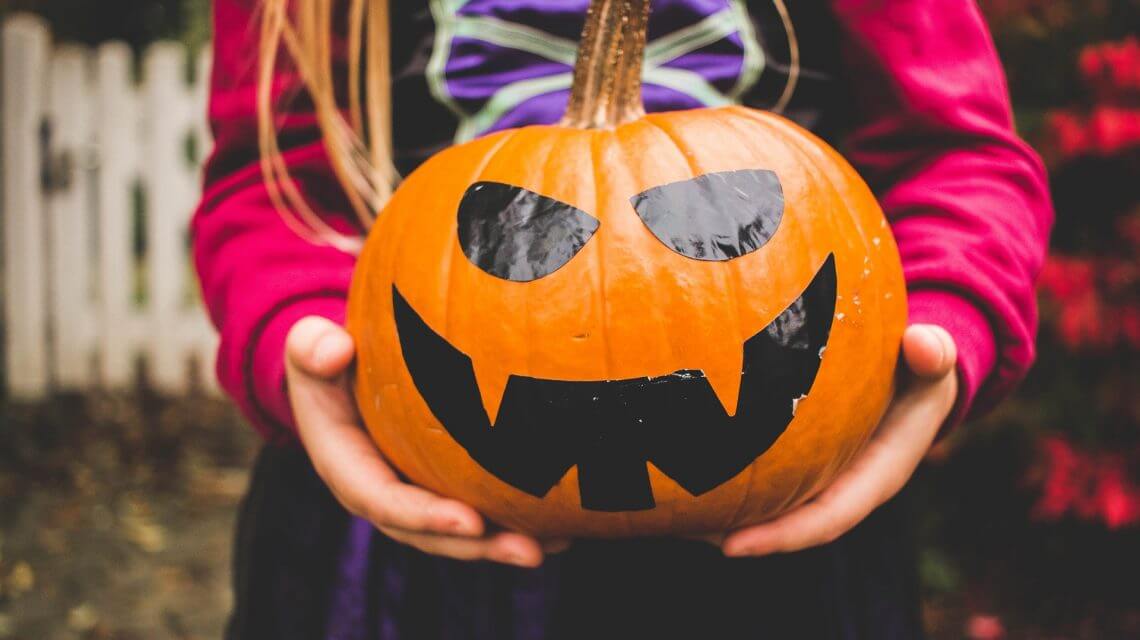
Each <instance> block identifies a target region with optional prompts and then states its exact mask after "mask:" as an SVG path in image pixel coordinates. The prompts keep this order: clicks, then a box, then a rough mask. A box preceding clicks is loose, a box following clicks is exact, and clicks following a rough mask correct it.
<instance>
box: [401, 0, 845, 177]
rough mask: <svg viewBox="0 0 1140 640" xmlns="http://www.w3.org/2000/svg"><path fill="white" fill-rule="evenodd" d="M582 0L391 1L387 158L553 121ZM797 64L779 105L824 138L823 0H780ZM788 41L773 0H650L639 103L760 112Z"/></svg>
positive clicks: (412, 158)
mask: <svg viewBox="0 0 1140 640" xmlns="http://www.w3.org/2000/svg"><path fill="white" fill-rule="evenodd" d="M587 4H588V0H413V1H408V2H400V3H393V6H392V9H391V10H392V34H393V47H392V49H393V52H394V60H393V81H394V101H395V104H394V121H395V123H396V127H395V144H396V152H397V160H398V164H399V165H400V169H401V170H403V171H405V172H406V171H408V170H410V169H411V168H413V167H414V166H416V165H418V164H419V163H420V162H422V161H423V160H424V159H426V158H427V157H428V156H430V155H431V154H432V153H434V152H435V151H437V150H439V149H440V148H442V147H444V146H446V145H449V144H452V143H454V142H462V141H465V140H469V139H471V138H474V137H477V136H480V135H483V134H485V133H488V132H491V131H496V130H499V129H505V128H510V127H517V126H523V125H528V124H543V123H550V122H554V121H556V120H557V119H558V118H559V117H560V116H561V115H562V111H563V109H564V108H565V105H566V100H567V96H568V94H569V87H570V76H571V71H572V69H573V64H574V58H575V54H576V50H577V42H578V35H579V32H580V31H581V29H582V24H583V21H584V17H585V11H586V6H587ZM789 11H790V15H791V19H792V22H793V24H794V28H795V35H796V36H797V38H798V41H799V47H800V51H801V56H802V69H801V70H800V73H799V79H798V82H797V88H796V91H795V94H794V98H793V100H792V102H791V104H790V105H789V108H788V109H787V111H786V113H787V115H789V116H791V117H792V118H793V119H795V120H797V121H799V122H800V123H801V124H803V125H805V126H807V127H809V128H811V129H813V130H815V131H816V132H817V133H819V134H821V135H824V136H825V137H829V136H830V135H831V134H833V133H835V131H836V130H837V128H839V127H841V126H842V122H841V120H842V117H841V115H842V112H841V109H843V108H844V107H845V106H846V105H847V104H849V101H848V100H845V99H843V98H844V95H845V91H844V88H843V86H842V83H840V82H839V81H838V73H837V68H838V66H839V52H838V42H837V40H838V35H837V33H836V27H835V24H834V20H833V18H832V15H831V12H830V9H829V8H828V6H827V0H804V1H800V2H797V3H794V4H793V6H791V7H789ZM789 57H790V56H789V39H788V36H787V32H786V30H785V28H784V23H783V20H782V19H781V17H780V13H779V12H778V10H777V8H776V5H774V4H773V3H772V0H657V1H655V2H654V3H653V5H652V14H651V16H650V21H649V44H648V46H647V49H646V62H645V71H644V89H643V95H644V99H645V105H646V108H647V109H648V110H649V111H665V110H675V109H688V108H697V107H712V106H719V105H726V104H733V103H743V104H746V105H749V106H753V107H756V108H770V107H771V106H772V105H774V104H775V103H776V102H777V100H778V99H779V97H780V95H781V93H782V92H783V90H784V88H785V85H786V83H787V81H788V71H789V69H788V61H789Z"/></svg>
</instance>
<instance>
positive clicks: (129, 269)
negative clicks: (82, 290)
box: [95, 42, 140, 388]
mask: <svg viewBox="0 0 1140 640" xmlns="http://www.w3.org/2000/svg"><path fill="white" fill-rule="evenodd" d="M97 67H98V73H97V75H98V80H97V84H96V93H97V98H96V101H95V104H96V127H95V132H96V139H97V144H98V149H99V172H98V175H99V177H98V193H99V261H98V267H97V269H98V274H99V277H98V282H99V356H100V357H99V362H100V374H101V378H102V382H103V384H104V386H106V387H108V388H126V387H129V386H130V385H131V383H132V382H134V380H133V374H134V363H135V356H136V352H135V347H136V340H134V339H133V336H135V335H136V334H137V332H138V331H139V329H140V327H139V326H138V324H137V323H136V317H135V316H136V314H135V305H134V299H133V298H134V290H135V279H136V278H137V277H138V274H137V273H136V270H135V261H134V247H133V246H132V242H131V241H132V239H133V237H134V215H133V213H134V209H135V201H134V188H135V184H136V178H137V175H138V174H137V170H138V141H139V135H138V97H137V95H136V91H135V87H134V82H133V79H132V77H131V50H130V48H129V47H127V45H125V44H123V43H118V42H116V43H110V44H105V45H103V46H101V47H99V50H98V53H97Z"/></svg>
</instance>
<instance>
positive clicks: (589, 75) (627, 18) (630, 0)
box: [562, 0, 649, 129]
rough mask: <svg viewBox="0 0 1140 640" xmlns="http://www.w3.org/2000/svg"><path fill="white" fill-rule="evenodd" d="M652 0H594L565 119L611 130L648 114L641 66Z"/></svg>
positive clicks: (570, 124) (567, 122) (570, 123)
mask: <svg viewBox="0 0 1140 640" xmlns="http://www.w3.org/2000/svg"><path fill="white" fill-rule="evenodd" d="M648 23H649V0H590V8H589V10H588V11H587V13H586V26H585V28H584V29H583V30H582V42H581V44H580V45H579V46H578V60H577V62H576V63H575V64H574V84H573V86H572V87H571V89H570V104H569V105H568V106H567V107H566V115H564V116H563V117H562V124H563V125H564V126H568V127H577V128H579V129H607V128H613V127H616V126H618V125H620V124H623V123H626V122H630V121H631V120H636V119H638V118H640V117H642V116H644V115H645V107H644V105H643V104H642V102H641V67H642V63H643V61H644V59H645V31H646V26H647V25H648Z"/></svg>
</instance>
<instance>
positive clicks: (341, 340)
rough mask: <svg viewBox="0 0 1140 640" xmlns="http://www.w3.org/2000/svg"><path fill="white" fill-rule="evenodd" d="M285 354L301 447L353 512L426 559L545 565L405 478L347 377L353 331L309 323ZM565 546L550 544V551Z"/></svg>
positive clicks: (537, 549) (533, 546) (294, 332)
mask: <svg viewBox="0 0 1140 640" xmlns="http://www.w3.org/2000/svg"><path fill="white" fill-rule="evenodd" d="M285 351H286V355H285V361H286V364H285V366H286V380H287V381H288V388H289V401H290V403H291V404H292V407H293V415H294V417H295V419H296V422H297V432H298V434H299V435H300V438H301V443H302V444H303V445H304V447H305V450H306V451H307V452H308V454H309V458H310V459H311V460H312V462H313V467H314V468H315V469H316V471H317V474H318V475H320V477H321V479H323V480H324V482H325V484H327V485H328V487H329V489H330V490H331V491H332V493H333V495H334V496H335V497H336V499H337V500H338V501H339V502H340V503H341V504H342V505H343V506H344V508H345V509H347V510H348V511H349V512H350V513H352V514H354V515H357V516H360V517H362V518H364V519H366V520H368V521H370V522H372V524H374V525H375V526H376V527H377V528H378V529H379V530H380V531H381V532H383V533H384V534H385V535H387V536H388V537H390V538H392V539H394V540H398V541H399V542H402V543H404V544H407V545H410V546H413V547H415V548H417V549H419V550H420V551H424V552H426V553H430V554H434V555H440V556H447V557H450V558H456V559H460V560H492V561H495V562H502V563H505V564H513V565H518V566H522V567H536V566H538V565H540V564H542V560H543V552H544V548H543V545H541V544H540V543H539V542H538V541H537V540H535V539H533V538H530V537H528V536H525V535H522V534H518V533H511V532H488V531H486V527H485V525H484V523H483V519H482V517H480V516H479V514H478V513H476V511H475V510H474V509H472V508H471V507H470V506H468V505H465V504H463V503H461V502H458V501H456V500H450V499H447V498H442V497H440V496H437V495H435V494H433V493H431V492H429V491H426V490H424V489H421V488H419V487H416V486H413V485H410V484H407V483H404V482H402V481H401V480H400V479H399V477H398V476H397V475H396V473H395V471H393V469H392V467H391V466H389V465H388V463H387V462H385V460H384V458H383V457H382V456H381V455H380V452H379V451H378V450H377V449H376V446H375V445H374V444H373V443H372V440H371V439H370V438H369V437H368V434H367V433H365V431H364V429H363V428H362V427H361V425H360V418H359V416H358V414H357V412H356V404H355V402H354V401H353V396H352V391H351V389H350V388H349V382H348V375H347V370H348V367H349V365H350V363H351V362H352V359H353V357H354V354H355V345H354V344H353V341H352V337H351V336H350V335H349V334H348V332H346V331H345V330H344V329H342V328H341V327H339V326H337V325H336V324H334V323H332V322H330V321H328V320H326V319H324V318H320V317H315V316H311V317H307V318H302V319H301V320H300V321H298V322H297V323H296V324H295V325H293V328H292V329H291V330H290V331H289V337H288V338H287V340H286V346H285ZM564 547H565V544H564V543H561V542H548V543H547V544H546V549H545V550H546V551H548V552H555V551H557V550H560V549H561V548H564Z"/></svg>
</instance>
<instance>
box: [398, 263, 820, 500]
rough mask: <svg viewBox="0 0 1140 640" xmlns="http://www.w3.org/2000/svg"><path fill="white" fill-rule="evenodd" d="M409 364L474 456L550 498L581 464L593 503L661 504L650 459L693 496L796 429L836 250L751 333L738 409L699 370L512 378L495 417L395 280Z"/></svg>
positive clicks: (814, 363)
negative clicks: (787, 301) (618, 377)
mask: <svg viewBox="0 0 1140 640" xmlns="http://www.w3.org/2000/svg"><path fill="white" fill-rule="evenodd" d="M392 299H393V308H394V312H395V320H396V330H397V333H398V334H399V341H400V349H401V351H402V353H403V358H404V362H405V364H406V366H407V368H408V371H409V373H410V374H411V378H412V382H413V383H414V384H415V387H416V389H417V390H418V392H419V394H420V396H421V397H422V398H423V400H424V402H425V403H426V404H427V407H428V409H429V410H430V411H431V413H432V414H433V415H434V416H435V418H436V419H437V420H438V421H439V423H440V424H441V425H442V426H443V428H444V429H445V430H446V431H447V432H448V433H449V434H450V435H451V437H452V438H454V439H455V441H456V442H457V443H458V444H459V445H460V446H462V447H463V448H464V449H466V450H467V452H468V454H469V455H470V456H471V458H472V459H474V460H475V462H477V463H478V464H479V465H480V466H482V467H483V468H484V469H486V470H487V471H488V472H490V473H491V474H492V475H494V476H495V477H497V478H498V479H500V480H502V481H503V482H505V483H507V484H509V485H511V486H513V487H515V488H516V489H519V490H521V491H524V492H526V493H528V494H530V495H532V496H535V497H538V498H541V497H543V496H545V495H546V494H547V492H549V491H550V489H551V488H553V487H554V485H556V484H558V482H559V481H560V480H561V479H562V477H563V476H565V475H566V473H567V472H568V471H569V470H570V469H571V468H572V467H574V466H577V468H578V487H579V493H580V496H581V504H582V508H584V509H588V510H593V511H640V510H646V509H652V508H653V507H654V506H655V504H656V503H655V500H654V496H653V490H652V487H651V484H650V477H649V470H648V467H647V464H649V463H651V464H653V466H654V467H656V468H657V469H658V470H659V471H661V473H663V474H665V475H666V476H668V477H669V478H671V479H672V480H673V481H675V482H676V483H677V484H679V485H680V486H681V487H682V488H684V489H685V490H686V491H688V492H689V493H690V494H692V495H694V496H698V495H701V494H703V493H706V492H708V491H710V490H712V489H714V488H716V487H718V486H720V485H722V484H724V483H725V482H727V481H728V480H730V479H731V478H733V477H734V476H736V475H737V474H738V473H740V472H741V471H743V470H744V469H746V468H747V467H748V466H749V465H750V464H752V462H753V461H755V460H756V459H757V458H758V457H760V456H761V455H763V454H764V452H766V451H767V450H768V449H769V448H770V447H771V446H772V445H773V444H774V443H775V442H776V440H777V439H778V438H779V437H780V435H781V434H783V433H784V431H785V430H786V429H787V427H788V425H789V424H790V423H791V421H792V419H793V417H794V416H795V412H796V407H797V404H798V403H799V401H800V400H802V399H803V398H804V397H806V396H807V395H808V394H809V393H810V391H811V387H812V384H813V383H814V381H815V378H816V374H817V373H818V372H819V367H820V364H821V361H822V358H823V354H824V349H825V347H826V345H827V341H828V336H829V334H830V331H831V325H832V319H833V316H834V313H835V302H836V268H835V256H834V255H830V256H828V258H827V259H826V260H825V261H824V263H823V265H822V266H821V267H820V268H819V269H818V271H817V272H816V274H815V276H814V277H813V278H812V280H811V282H810V284H809V285H808V286H807V288H806V289H805V290H804V291H803V293H802V294H800V295H799V297H797V298H796V299H795V300H794V301H793V302H792V303H791V304H790V305H788V307H787V308H786V309H785V310H784V311H783V312H782V313H780V315H779V316H777V317H776V318H775V319H774V320H773V321H772V322H770V323H769V324H768V326H766V327H764V328H763V329H761V330H759V331H757V332H756V333H755V334H754V335H753V336H752V337H751V338H749V339H748V340H746V341H745V342H744V344H743V346H742V348H743V356H744V357H743V368H742V371H741V375H740V389H739V401H738V403H737V406H736V411H735V412H734V413H731V414H730V412H729V411H728V410H726V408H725V406H724V404H723V403H722V402H721V401H720V399H719V398H718V397H717V395H716V393H715V392H714V390H713V387H712V385H711V384H710V383H709V380H708V379H707V378H706V377H705V375H704V373H703V372H702V371H700V370H687V369H686V370H678V371H675V372H673V373H670V374H668V375H663V376H653V377H650V376H647V377H641V378H629V379H623V380H546V379H540V378H533V377H529V376H524V375H512V376H510V378H509V379H508V381H507V384H506V387H505V389H504V390H503V397H502V399H501V401H500V402H498V403H497V404H498V407H499V410H498V413H497V415H495V416H488V415H487V410H486V409H485V404H484V402H483V398H482V395H481V392H480V389H479V385H478V382H477V380H476V376H475V370H474V368H473V366H472V361H471V358H470V357H469V356H467V355H466V354H464V353H463V352H462V351H460V350H459V349H457V348H456V347H454V346H453V345H451V343H449V342H448V341H447V340H446V339H445V338H443V337H442V336H440V335H439V334H438V333H436V332H435V331H433V330H432V329H431V328H430V327H429V326H428V325H427V323H426V322H425V321H424V320H423V318H422V317H420V315H419V313H417V312H416V310H415V309H414V308H413V307H412V306H411V304H409V303H408V301H407V300H406V299H405V298H404V296H403V295H401V293H400V292H399V290H398V289H397V288H396V287H395V286H393V287H392Z"/></svg>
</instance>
